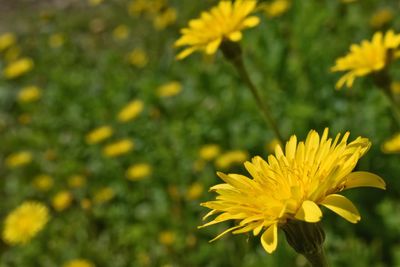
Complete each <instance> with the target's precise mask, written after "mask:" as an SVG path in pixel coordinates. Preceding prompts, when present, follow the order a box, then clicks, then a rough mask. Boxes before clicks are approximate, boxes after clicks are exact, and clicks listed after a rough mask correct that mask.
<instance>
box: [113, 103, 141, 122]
mask: <svg viewBox="0 0 400 267" xmlns="http://www.w3.org/2000/svg"><path fill="white" fill-rule="evenodd" d="M143 107H144V103H143V101H141V100H133V101H131V102H129V103H128V104H127V105H126V106H125V107H123V108H122V109H121V111H120V112H119V113H118V116H117V119H118V121H120V122H127V121H130V120H133V119H135V118H136V117H137V116H138V115H139V114H140V113H141V112H142V110H143Z"/></svg>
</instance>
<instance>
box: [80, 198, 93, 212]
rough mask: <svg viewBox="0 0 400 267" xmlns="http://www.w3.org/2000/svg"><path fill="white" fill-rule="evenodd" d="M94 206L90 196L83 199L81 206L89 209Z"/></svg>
mask: <svg viewBox="0 0 400 267" xmlns="http://www.w3.org/2000/svg"><path fill="white" fill-rule="evenodd" d="M91 207H92V201H90V199H88V198H84V199H82V200H81V208H82V209H84V210H88V209H90V208H91Z"/></svg>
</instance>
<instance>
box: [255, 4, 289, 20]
mask: <svg viewBox="0 0 400 267" xmlns="http://www.w3.org/2000/svg"><path fill="white" fill-rule="evenodd" d="M290 6H291V2H290V1H289V0H274V1H272V2H270V3H265V4H264V5H263V6H262V9H263V10H264V11H265V14H266V15H267V17H269V18H276V17H279V16H282V15H283V14H284V13H286V12H287V11H288V10H289V8H290Z"/></svg>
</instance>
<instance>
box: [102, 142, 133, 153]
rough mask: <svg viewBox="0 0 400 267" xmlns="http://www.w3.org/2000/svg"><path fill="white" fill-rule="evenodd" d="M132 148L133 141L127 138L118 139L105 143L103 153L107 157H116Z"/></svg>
mask: <svg viewBox="0 0 400 267" xmlns="http://www.w3.org/2000/svg"><path fill="white" fill-rule="evenodd" d="M133 148H134V143H133V142H132V141H131V140H129V139H122V140H120V141H117V142H114V143H111V144H109V145H106V146H105V147H104V148H103V155H104V156H106V157H109V158H113V157H118V156H120V155H123V154H126V153H128V152H129V151H131V150H132V149H133Z"/></svg>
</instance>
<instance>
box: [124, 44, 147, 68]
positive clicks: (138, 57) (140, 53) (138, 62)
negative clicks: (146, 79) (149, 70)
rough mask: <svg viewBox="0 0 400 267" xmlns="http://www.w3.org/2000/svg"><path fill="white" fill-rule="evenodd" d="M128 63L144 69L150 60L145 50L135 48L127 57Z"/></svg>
mask: <svg viewBox="0 0 400 267" xmlns="http://www.w3.org/2000/svg"><path fill="white" fill-rule="evenodd" d="M127 59H128V62H129V63H130V64H132V65H133V66H135V67H138V68H144V67H145V66H146V65H147V63H148V62H149V59H148V57H147V54H146V52H145V51H144V50H143V49H140V48H135V49H133V50H132V51H131V52H130V53H129V54H128V56H127Z"/></svg>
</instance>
